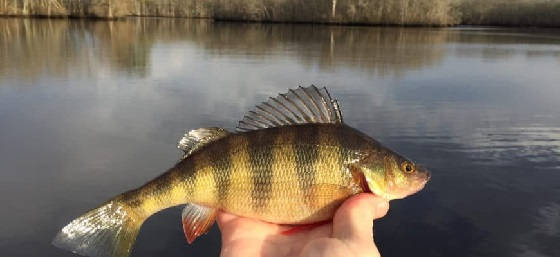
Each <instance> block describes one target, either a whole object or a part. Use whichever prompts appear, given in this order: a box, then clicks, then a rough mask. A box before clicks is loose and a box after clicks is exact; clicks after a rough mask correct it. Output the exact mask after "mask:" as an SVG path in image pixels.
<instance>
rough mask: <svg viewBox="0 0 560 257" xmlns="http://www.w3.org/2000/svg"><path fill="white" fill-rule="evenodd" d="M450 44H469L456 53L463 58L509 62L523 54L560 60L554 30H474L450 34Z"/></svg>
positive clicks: (557, 40)
mask: <svg viewBox="0 0 560 257" xmlns="http://www.w3.org/2000/svg"><path fill="white" fill-rule="evenodd" d="M448 41H449V42H451V43H460V44H465V45H469V47H460V48H457V49H456V50H455V54H456V55H458V56H460V57H463V56H466V57H477V58H479V57H482V58H485V59H508V58H512V57H514V56H516V55H520V54H521V55H524V56H525V57H527V58H543V57H558V60H559V61H560V48H559V47H557V46H558V44H560V37H559V36H558V30H554V29H550V30H548V29H538V30H534V29H474V30H472V31H457V32H454V33H449V35H448ZM527 45H529V47H527ZM531 45H533V46H537V45H538V46H537V47H531Z"/></svg>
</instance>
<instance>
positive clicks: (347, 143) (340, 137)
mask: <svg viewBox="0 0 560 257" xmlns="http://www.w3.org/2000/svg"><path fill="white" fill-rule="evenodd" d="M333 129H334V133H335V135H336V139H337V141H338V145H339V147H340V148H339V151H338V163H337V164H338V166H340V167H344V166H346V164H347V162H348V159H349V157H350V156H349V149H351V148H352V142H351V141H352V139H351V137H349V136H347V133H346V131H345V126H336V127H333ZM341 171H343V172H344V169H341Z"/></svg>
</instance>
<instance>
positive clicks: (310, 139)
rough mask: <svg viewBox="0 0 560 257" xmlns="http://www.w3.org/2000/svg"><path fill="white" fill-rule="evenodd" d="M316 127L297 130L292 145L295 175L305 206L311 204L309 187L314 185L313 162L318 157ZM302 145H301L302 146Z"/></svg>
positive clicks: (315, 171)
mask: <svg viewBox="0 0 560 257" xmlns="http://www.w3.org/2000/svg"><path fill="white" fill-rule="evenodd" d="M318 132H319V131H318V127H317V126H308V127H306V128H305V129H300V130H297V132H296V135H295V140H294V144H293V151H294V155H295V159H296V174H297V176H298V183H299V188H300V191H301V192H302V193H303V195H304V201H305V202H306V204H311V203H310V201H313V199H312V198H311V191H310V190H311V189H312V188H311V186H312V185H314V184H315V176H316V175H317V170H315V162H316V161H317V158H318V157H319V133H318ZM302 143H303V144H302Z"/></svg>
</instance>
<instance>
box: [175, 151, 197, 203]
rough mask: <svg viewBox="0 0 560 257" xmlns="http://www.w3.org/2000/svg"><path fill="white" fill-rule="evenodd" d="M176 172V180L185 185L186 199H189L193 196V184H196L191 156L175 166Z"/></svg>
mask: <svg viewBox="0 0 560 257" xmlns="http://www.w3.org/2000/svg"><path fill="white" fill-rule="evenodd" d="M175 169H176V171H172V172H177V175H178V176H177V178H178V179H179V183H186V184H187V192H186V194H187V197H191V196H192V195H193V194H194V190H195V187H196V185H195V183H196V170H195V169H196V167H195V163H194V158H192V156H190V157H188V158H187V159H184V160H182V161H181V162H179V163H178V164H177V165H175Z"/></svg>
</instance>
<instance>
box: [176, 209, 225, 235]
mask: <svg viewBox="0 0 560 257" xmlns="http://www.w3.org/2000/svg"><path fill="white" fill-rule="evenodd" d="M217 215H218V210H217V209H214V208H209V207H206V206H202V205H197V204H192V203H189V204H187V205H186V206H185V208H184V209H183V213H182V221H183V232H185V237H186V238H187V242H188V243H189V244H192V242H193V241H194V240H195V239H196V238H197V237H198V236H200V235H202V234H206V233H208V231H209V230H210V228H212V225H213V224H214V221H215V220H216V216H217Z"/></svg>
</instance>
